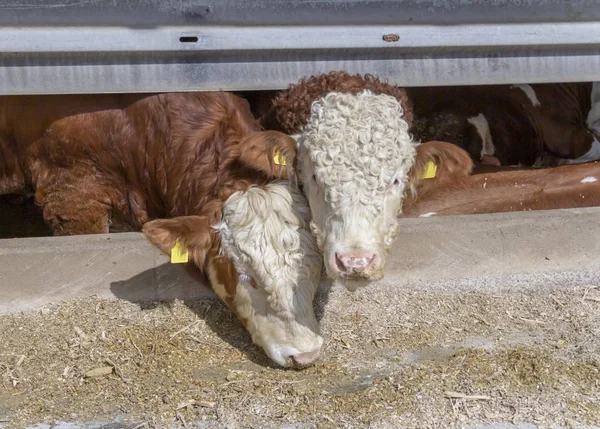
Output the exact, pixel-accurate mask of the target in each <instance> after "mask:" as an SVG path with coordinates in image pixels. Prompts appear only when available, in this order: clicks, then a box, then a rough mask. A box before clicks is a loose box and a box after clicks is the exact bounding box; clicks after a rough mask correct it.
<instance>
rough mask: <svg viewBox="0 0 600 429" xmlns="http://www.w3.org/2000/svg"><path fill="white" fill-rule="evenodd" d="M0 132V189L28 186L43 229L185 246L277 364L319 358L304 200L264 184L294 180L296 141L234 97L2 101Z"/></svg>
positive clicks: (314, 269)
mask: <svg viewBox="0 0 600 429" xmlns="http://www.w3.org/2000/svg"><path fill="white" fill-rule="evenodd" d="M0 139H1V141H0V147H1V150H2V158H1V160H0V192H2V193H15V192H26V191H28V190H31V191H33V192H34V193H35V199H36V202H37V203H38V204H39V205H40V206H41V207H42V208H43V215H44V219H45V221H46V222H47V223H48V225H49V226H50V227H51V229H52V231H53V233H54V234H55V235H70V234H95V233H106V232H109V229H110V224H111V222H112V219H114V218H118V219H119V221H121V222H125V223H127V224H128V225H130V226H131V227H132V228H133V229H136V230H140V229H142V228H143V230H144V233H145V235H146V236H147V237H148V239H149V240H150V241H151V242H152V243H153V244H155V245H156V246H158V247H159V248H160V249H161V250H162V251H163V252H164V253H167V254H171V253H172V252H177V254H179V253H182V254H183V253H184V251H183V249H187V252H188V253H187V255H188V258H189V262H188V265H190V266H191V267H192V268H195V269H197V270H200V271H201V272H203V273H205V274H207V275H208V277H209V279H210V281H211V287H212V288H213V290H214V291H215V293H216V294H217V295H218V296H219V297H220V298H221V299H223V300H224V301H225V303H226V304H227V305H229V306H230V307H231V308H232V309H233V310H234V311H235V312H236V314H237V315H238V317H239V318H240V320H241V321H242V323H243V324H244V325H245V326H246V327H247V329H248V330H249V331H250V333H251V334H252V337H253V340H254V341H255V342H256V343H257V344H259V345H260V346H262V347H263V349H264V350H265V352H266V353H267V355H268V356H269V357H271V359H273V360H274V361H275V362H276V363H278V364H280V365H283V366H291V365H299V366H305V365H308V364H310V363H311V362H313V361H314V360H315V359H316V358H317V357H318V355H319V351H320V349H321V347H322V343H323V339H322V337H321V336H320V334H319V330H318V323H317V321H316V317H315V314H314V311H313V308H312V299H313V296H314V293H315V289H316V287H317V284H318V277H319V275H320V272H321V262H320V260H321V257H320V254H319V253H318V250H317V248H316V243H315V242H314V238H313V237H312V234H310V233H309V230H308V229H307V227H308V222H309V209H308V204H307V202H306V200H305V199H303V197H301V195H300V194H298V192H297V191H294V190H293V188H292V187H291V186H290V184H289V183H288V182H284V183H271V182H273V181H275V180H279V179H283V180H286V179H287V180H289V179H290V177H291V175H292V174H293V165H294V163H295V152H296V148H295V141H294V140H292V139H291V138H290V137H289V136H287V135H285V134H282V133H279V132H276V131H261V129H260V126H259V125H258V123H257V121H256V120H255V119H254V117H253V116H252V114H251V112H250V109H249V106H248V103H247V102H246V101H244V100H242V99H241V98H239V97H236V96H234V95H232V94H229V93H224V92H213V93H210V92H207V93H171V94H153V95H99V96H40V97H22V98H20V97H2V98H0ZM176 246H180V247H176ZM173 249H177V250H173Z"/></svg>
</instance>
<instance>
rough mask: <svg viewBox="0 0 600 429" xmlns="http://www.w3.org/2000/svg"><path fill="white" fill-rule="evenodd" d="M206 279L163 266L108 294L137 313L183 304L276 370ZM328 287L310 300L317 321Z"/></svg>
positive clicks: (253, 358)
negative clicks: (133, 305)
mask: <svg viewBox="0 0 600 429" xmlns="http://www.w3.org/2000/svg"><path fill="white" fill-rule="evenodd" d="M208 284H209V282H208V279H207V278H206V277H205V276H204V275H203V274H201V273H200V272H199V271H197V270H195V269H193V268H189V267H186V269H183V267H182V266H180V265H173V264H170V263H166V264H163V265H160V266H158V267H156V268H153V269H149V270H146V271H143V272H141V273H140V274H137V275H135V276H134V277H131V278H130V279H127V280H123V281H118V282H113V283H111V285H110V289H111V291H112V293H113V294H114V295H115V296H116V297H117V298H119V299H123V300H126V301H129V302H132V303H136V304H138V305H139V306H140V309H141V310H149V309H155V308H157V307H159V306H165V307H167V308H170V307H171V306H172V305H173V303H174V301H175V300H181V301H183V303H184V304H185V305H186V306H187V307H188V308H189V309H190V310H192V311H193V312H194V314H196V315H197V316H198V318H199V319H201V320H204V321H205V323H206V326H208V327H209V328H210V329H211V330H212V331H213V332H214V333H215V334H216V335H217V336H218V337H219V338H221V339H222V340H223V341H225V342H227V343H229V344H230V345H231V346H232V347H234V348H236V349H238V350H240V351H241V352H242V353H243V354H244V355H245V356H246V358H247V359H248V360H250V361H251V362H253V363H255V364H257V365H260V366H263V367H270V368H279V369H281V367H279V366H277V365H276V364H275V363H273V362H272V361H271V360H270V359H269V358H268V357H267V356H266V355H265V353H264V351H263V350H262V349H261V348H260V347H258V346H256V345H254V344H253V343H252V338H251V337H250V334H249V333H248V332H247V331H246V329H245V328H244V327H243V326H242V324H241V323H240V321H239V320H238V319H237V317H236V316H235V315H234V313H233V312H232V311H231V310H229V308H228V307H227V306H226V305H225V304H224V303H223V302H221V300H219V299H218V297H217V296H216V295H214V294H213V293H212V292H210V290H209V289H208V287H207V285H208ZM330 288H331V284H330V283H329V282H322V284H321V286H320V287H319V290H318V291H317V296H316V297H315V301H314V308H315V314H316V316H317V320H319V321H320V320H321V318H322V317H323V314H324V309H325V306H326V304H327V301H328V297H329V291H330Z"/></svg>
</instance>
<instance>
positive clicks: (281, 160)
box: [273, 149, 287, 165]
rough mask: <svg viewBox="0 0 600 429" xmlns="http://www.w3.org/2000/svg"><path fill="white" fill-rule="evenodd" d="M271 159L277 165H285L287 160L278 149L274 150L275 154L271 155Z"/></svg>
mask: <svg viewBox="0 0 600 429" xmlns="http://www.w3.org/2000/svg"><path fill="white" fill-rule="evenodd" d="M273 161H275V164H277V165H287V160H286V159H285V156H283V155H282V154H281V152H280V151H279V149H278V150H276V151H275V155H273Z"/></svg>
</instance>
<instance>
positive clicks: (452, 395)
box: [0, 288, 600, 428]
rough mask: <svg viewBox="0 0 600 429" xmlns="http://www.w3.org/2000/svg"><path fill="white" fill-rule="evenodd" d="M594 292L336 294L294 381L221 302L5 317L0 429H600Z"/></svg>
mask: <svg viewBox="0 0 600 429" xmlns="http://www.w3.org/2000/svg"><path fill="white" fill-rule="evenodd" d="M594 292H595V289H592V288H588V289H583V288H582V289H577V290H574V291H572V293H571V292H569V293H566V292H564V291H552V293H551V294H548V293H546V292H544V293H543V298H541V292H540V294H521V295H519V296H514V295H501V294H497V295H490V294H484V293H462V294H460V295H456V294H452V293H441V292H419V293H416V292H406V293H403V294H397V295H394V296H391V297H390V296H389V292H388V294H387V295H385V296H384V295H380V293H379V292H378V291H377V289H376V288H372V289H371V290H370V291H367V292H365V293H359V294H348V293H347V292H345V291H335V292H333V293H335V294H337V296H336V298H335V299H334V300H333V299H332V302H335V303H336V306H339V307H338V309H337V311H335V312H333V311H328V309H327V308H326V309H325V313H324V314H325V316H324V318H323V320H322V325H323V330H324V335H325V337H326V339H327V344H326V347H325V350H324V356H323V358H322V359H321V360H320V362H319V363H317V364H316V365H315V366H313V367H310V368H308V369H306V370H302V371H298V370H282V369H279V368H277V367H275V366H274V365H272V364H271V362H270V361H269V360H268V359H267V358H266V357H265V355H264V354H263V352H262V350H260V349H258V348H257V347H255V346H253V345H252V344H251V342H250V339H249V336H248V334H247V333H246V332H245V331H244V330H243V329H242V327H241V326H240V324H239V323H238V321H237V320H236V319H235V317H234V316H233V315H232V314H231V313H230V312H229V311H227V310H226V309H225V308H224V306H222V305H221V304H220V303H218V302H217V301H213V300H207V301H201V302H193V303H184V302H174V303H170V304H152V303H149V304H144V305H142V307H141V308H140V306H139V305H136V304H132V303H127V302H123V301H103V300H98V299H93V298H90V299H85V300H78V301H71V302H66V303H62V304H57V305H50V306H47V307H44V308H42V309H40V311H39V312H36V313H32V314H26V315H12V316H0V332H1V333H2V335H1V337H0V383H1V384H0V386H1V387H0V420H2V421H6V422H8V423H6V427H23V426H24V425H26V424H31V423H40V422H47V423H50V422H54V421H58V420H66V421H92V420H95V421H97V420H101V419H106V420H112V419H113V418H115V417H117V416H126V417H127V418H126V421H130V422H131V427H135V426H137V427H140V428H141V427H166V426H169V427H196V426H194V425H196V423H197V422H206V424H207V425H209V426H210V427H227V426H228V425H230V424H235V423H237V424H239V425H240V426H243V427H274V426H277V425H283V424H289V423H293V422H304V423H308V424H317V425H318V427H340V426H354V427H366V426H369V425H376V426H378V427H397V426H403V427H415V428H423V427H427V426H430V427H433V426H436V427H453V426H460V425H464V424H465V423H467V422H469V423H476V422H495V421H531V422H536V423H544V422H546V423H553V424H563V425H571V424H573V423H574V422H575V423H577V422H578V423H581V424H598V423H599V422H600V407H599V406H598V405H597V404H599V403H600V384H599V383H600V382H599V379H600V362H599V360H598V355H597V350H598V334H599V332H600V329H599V328H600V315H599V314H598V313H599V312H598V311H597V305H598V304H597V303H596V302H595V301H590V300H588V299H585V298H589V297H593V296H595V295H593V293H594ZM385 297H387V299H385ZM559 303H560V304H559ZM340 309H342V310H340ZM530 321H543V322H544V324H540V323H532V322H530ZM3 414H5V415H3Z"/></svg>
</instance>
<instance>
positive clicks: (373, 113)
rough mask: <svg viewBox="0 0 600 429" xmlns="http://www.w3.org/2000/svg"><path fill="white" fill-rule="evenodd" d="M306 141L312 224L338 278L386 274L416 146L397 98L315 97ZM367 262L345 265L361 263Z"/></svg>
mask: <svg viewBox="0 0 600 429" xmlns="http://www.w3.org/2000/svg"><path fill="white" fill-rule="evenodd" d="M294 138H295V139H296V140H297V142H298V170H299V178H300V181H301V182H302V185H303V189H304V193H305V194H306V196H307V197H308V200H309V202H310V208H311V211H312V223H311V229H312V231H313V234H314V235H315V236H316V237H317V243H318V245H319V247H320V249H321V251H322V252H323V254H324V259H325V267H326V270H327V274H328V275H329V277H331V278H332V279H334V280H339V279H341V278H344V279H353V280H354V279H358V278H363V279H364V278H366V279H370V280H376V279H379V278H381V277H382V276H383V267H384V264H385V251H386V250H387V249H388V248H389V247H390V246H391V244H392V242H393V241H394V239H395V236H396V233H397V230H398V214H399V213H400V211H401V207H402V200H403V196H404V191H405V188H406V186H407V183H408V173H409V170H410V168H411V167H412V165H413V163H414V160H415V156H416V149H415V144H414V143H412V140H411V136H410V134H409V132H408V124H407V123H406V121H405V120H404V119H403V110H402V105H401V104H400V102H399V101H398V100H396V99H395V98H394V97H390V96H388V95H374V94H372V93H371V92H370V91H364V92H362V93H360V94H356V95H352V94H341V93H335V92H333V93H329V94H327V95H326V96H325V97H323V98H321V99H319V100H317V101H315V102H314V103H313V105H312V108H311V117H310V118H309V120H308V122H307V124H306V125H305V126H304V127H303V129H302V131H301V133H300V134H297V135H295V136H294ZM366 260H368V261H372V263H370V264H368V265H367V266H366V267H364V265H363V267H364V269H362V267H361V269H357V268H356V266H346V267H345V268H344V266H343V265H340V261H347V262H348V264H349V265H352V263H355V265H356V264H359V265H360V264H361V263H363V262H364V261H366Z"/></svg>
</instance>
